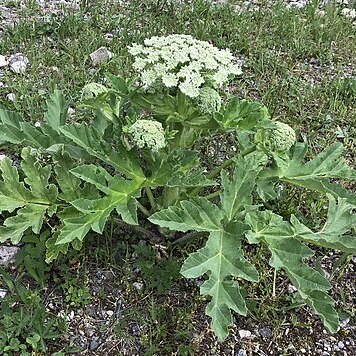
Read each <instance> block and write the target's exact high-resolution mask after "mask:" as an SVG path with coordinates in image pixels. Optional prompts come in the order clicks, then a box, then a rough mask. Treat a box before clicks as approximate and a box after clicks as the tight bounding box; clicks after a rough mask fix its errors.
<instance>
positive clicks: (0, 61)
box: [0, 55, 9, 67]
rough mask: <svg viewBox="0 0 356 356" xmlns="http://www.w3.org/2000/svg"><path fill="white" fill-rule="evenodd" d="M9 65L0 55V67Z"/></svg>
mask: <svg viewBox="0 0 356 356" xmlns="http://www.w3.org/2000/svg"><path fill="white" fill-rule="evenodd" d="M8 64H9V61H8V60H7V59H6V57H5V56H2V55H0V67H6V66H7V65H8Z"/></svg>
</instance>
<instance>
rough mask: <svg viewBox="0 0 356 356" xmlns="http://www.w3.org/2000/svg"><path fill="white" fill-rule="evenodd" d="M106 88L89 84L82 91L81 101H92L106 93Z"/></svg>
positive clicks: (97, 84) (96, 84)
mask: <svg viewBox="0 0 356 356" xmlns="http://www.w3.org/2000/svg"><path fill="white" fill-rule="evenodd" d="M107 91H108V88H107V87H106V86H104V85H102V84H99V83H89V84H87V85H86V86H85V87H84V88H83V90H82V99H84V100H87V99H93V98H95V97H97V96H98V95H100V94H103V93H106V92H107Z"/></svg>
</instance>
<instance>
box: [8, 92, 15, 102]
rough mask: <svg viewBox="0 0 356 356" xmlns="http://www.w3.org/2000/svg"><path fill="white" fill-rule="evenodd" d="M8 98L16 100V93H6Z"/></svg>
mask: <svg viewBox="0 0 356 356" xmlns="http://www.w3.org/2000/svg"><path fill="white" fill-rule="evenodd" d="M6 99H7V100H9V101H12V102H15V100H16V95H15V94H14V93H9V94H7V95H6Z"/></svg>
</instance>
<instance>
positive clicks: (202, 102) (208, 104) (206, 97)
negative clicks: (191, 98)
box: [195, 87, 221, 115]
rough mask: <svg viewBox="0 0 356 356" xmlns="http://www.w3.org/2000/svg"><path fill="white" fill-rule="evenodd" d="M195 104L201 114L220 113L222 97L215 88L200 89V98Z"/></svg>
mask: <svg viewBox="0 0 356 356" xmlns="http://www.w3.org/2000/svg"><path fill="white" fill-rule="evenodd" d="M195 103H196V105H197V108H198V111H199V112H200V113H201V114H204V115H209V114H213V113H214V112H217V111H220V108H221V97H220V95H219V93H218V92H217V91H216V90H214V89H213V88H209V87H203V88H201V89H200V92H199V96H198V97H197V98H196V99H195Z"/></svg>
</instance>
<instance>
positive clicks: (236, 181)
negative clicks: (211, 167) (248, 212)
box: [220, 153, 267, 221]
mask: <svg viewBox="0 0 356 356" xmlns="http://www.w3.org/2000/svg"><path fill="white" fill-rule="evenodd" d="M266 161H267V157H266V156H265V155H264V154H263V153H256V154H255V155H251V156H249V157H248V158H243V157H241V158H238V159H237V160H236V163H237V164H236V168H235V171H234V174H233V177H232V179H231V180H230V179H229V177H228V173H227V171H222V172H221V182H222V187H223V190H222V193H220V201H221V207H222V209H223V210H224V212H225V215H226V217H227V219H228V220H229V221H231V220H233V219H234V218H235V216H236V214H237V213H238V212H240V211H241V210H244V208H245V206H246V205H251V203H252V197H251V193H252V190H253V188H254V186H255V179H256V177H257V175H258V173H259V171H260V170H261V169H262V167H263V165H264V164H265V163H266Z"/></svg>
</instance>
